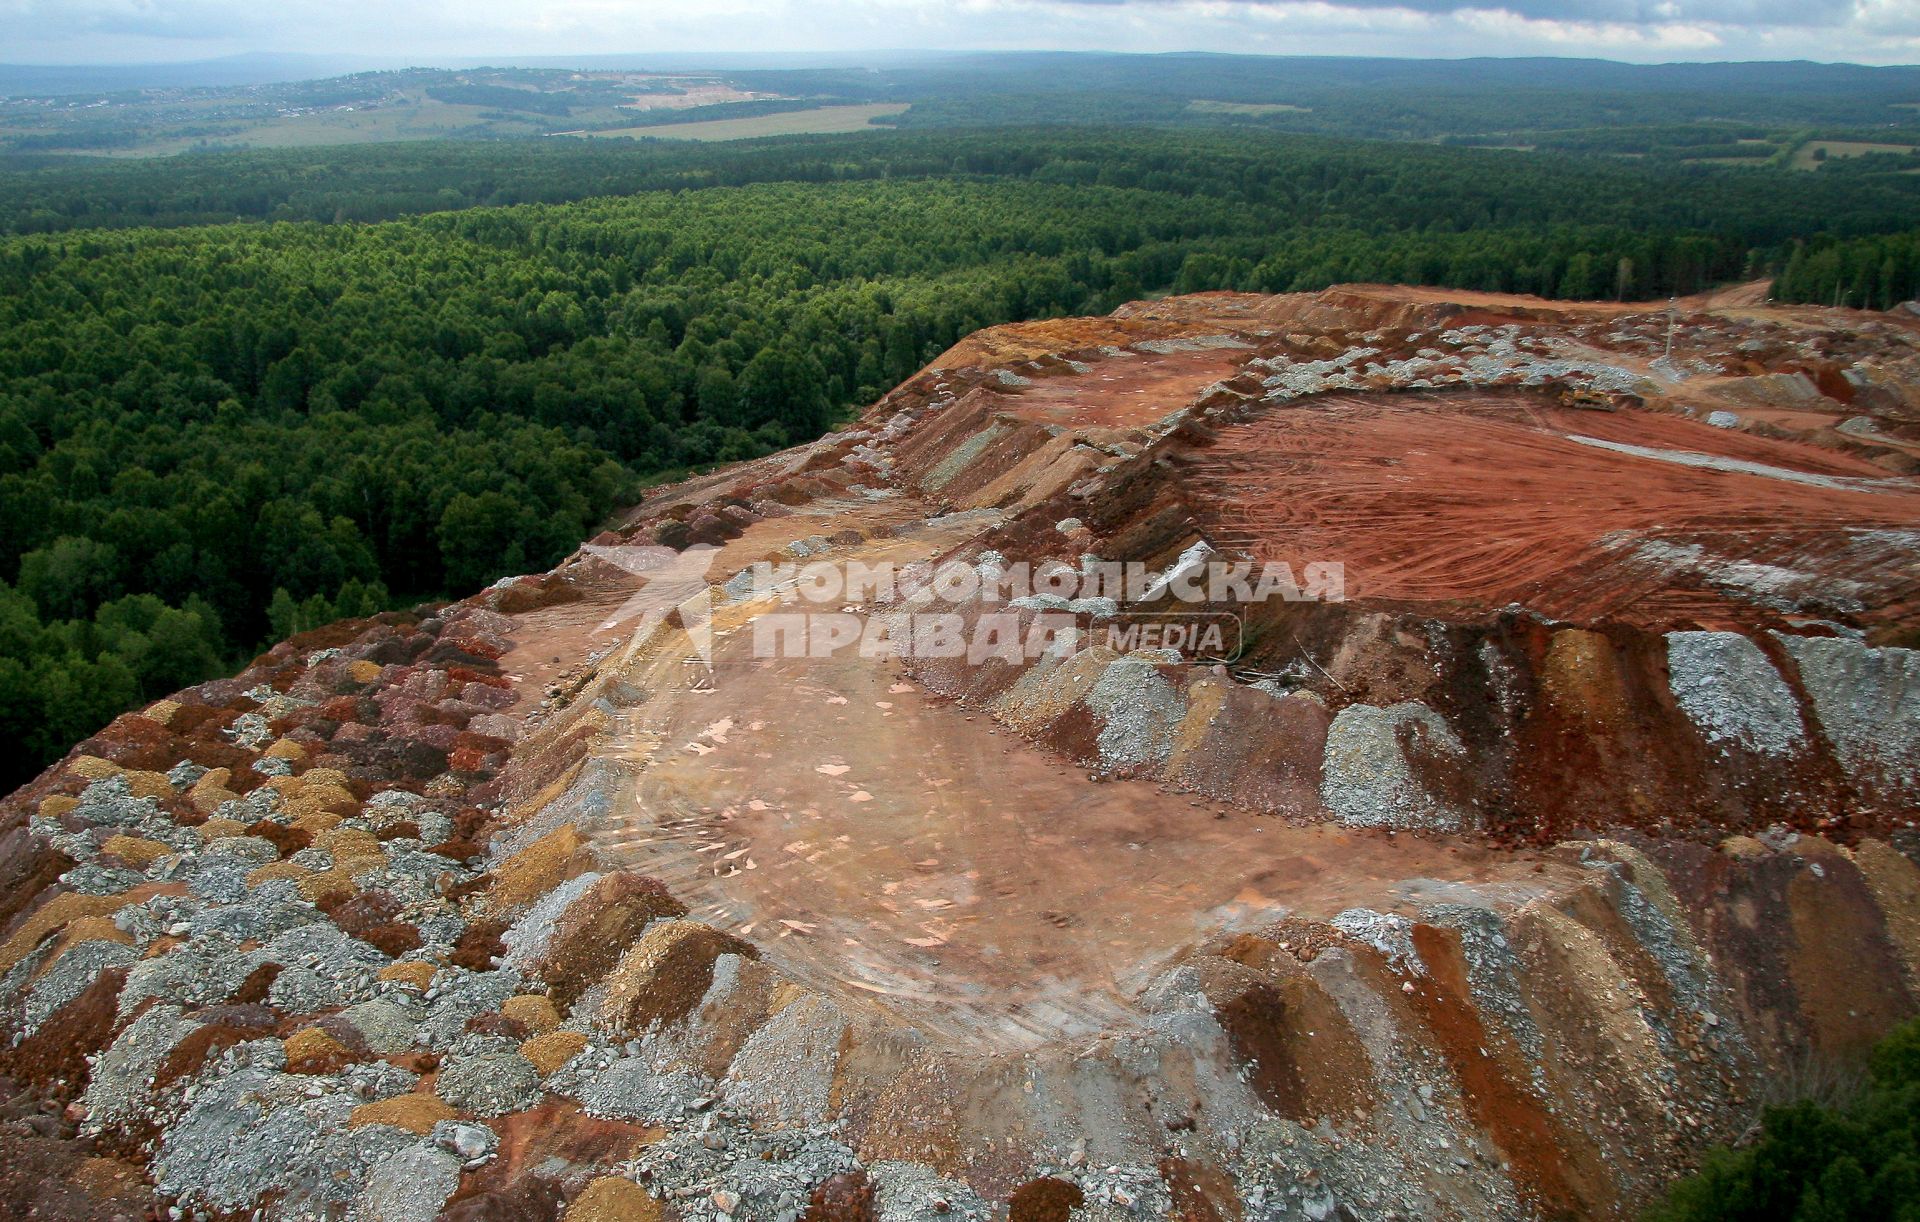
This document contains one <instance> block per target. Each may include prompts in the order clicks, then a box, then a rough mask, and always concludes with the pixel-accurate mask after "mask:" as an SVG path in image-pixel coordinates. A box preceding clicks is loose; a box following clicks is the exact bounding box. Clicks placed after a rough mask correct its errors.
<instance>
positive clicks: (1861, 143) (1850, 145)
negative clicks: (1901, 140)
mask: <svg viewBox="0 0 1920 1222" xmlns="http://www.w3.org/2000/svg"><path fill="white" fill-rule="evenodd" d="M1815 149H1825V150H1826V152H1827V157H1828V158H1829V159H1831V158H1835V157H1864V156H1866V155H1867V154H1868V153H1895V154H1905V153H1911V152H1912V151H1913V145H1911V144H1877V143H1874V142H1872V141H1868V140H1809V141H1807V142H1806V143H1805V144H1803V145H1801V146H1800V147H1799V148H1798V149H1795V150H1794V153H1793V168H1794V169H1796V170H1812V169H1816V168H1818V167H1819V165H1820V162H1819V161H1816V160H1815V159H1814V150H1815Z"/></svg>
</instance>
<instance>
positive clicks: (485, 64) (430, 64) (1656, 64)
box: [0, 47, 1920, 75]
mask: <svg viewBox="0 0 1920 1222" xmlns="http://www.w3.org/2000/svg"><path fill="white" fill-rule="evenodd" d="M980 55H1001V56H1015V55H1019V56H1026V55H1055V56H1077V57H1096V56H1107V57H1113V58H1125V59H1163V58H1172V57H1177V56H1196V57H1207V58H1214V59H1269V60H1398V61H1403V62H1408V63H1422V62H1427V63H1471V62H1474V61H1478V60H1498V61H1523V60H1534V61H1546V62H1565V63H1597V64H1614V65H1617V66H1619V67H1622V68H1662V67H1694V66H1698V67H1710V66H1714V65H1728V66H1739V65H1752V64H1781V65H1787V64H1805V65H1808V66H1810V67H1820V68H1864V69H1871V70H1886V69H1891V70H1900V69H1912V68H1920V62H1916V63H1907V64H1870V63H1862V62H1861V61H1858V60H1845V59H1834V60H1823V59H1811V58H1808V57H1806V56H1795V57H1792V58H1781V59H1767V58H1745V59H1663V60H1632V59H1615V58H1612V57H1609V56H1605V55H1485V54H1482V55H1399V54H1392V53H1388V52H1380V53H1375V54H1369V55H1359V54H1344V55H1340V54H1331V55H1327V54H1323V55H1312V54H1281V53H1270V52H1258V51H1208V50H1202V49H1199V48H1193V49H1180V50H1168V51H1110V50H1102V49H1091V48H1090V49H1087V50H1073V51H1067V50H1060V49H1057V48H1050V47H1027V48H1017V49H1009V48H1004V47H964V48H954V49H942V50H931V49H927V48H914V47H893V48H872V49H867V50H859V51H845V50H839V51H835V50H814V51H722V50H703V51H665V50H663V51H645V50H637V51H582V52H578V53H569V54H538V55H524V54H513V53H507V54H504V55H500V56H492V55H484V54H481V55H449V56H444V57H442V56H426V57H422V58H419V59H411V58H407V57H404V56H399V57H391V56H377V55H366V54H363V53H359V52H350V51H340V52H334V51H268V50H260V51H237V52H233V53H230V54H227V55H214V56H199V57H196V58H190V59H146V60H128V59H122V60H4V61H0V71H6V70H17V69H40V70H48V71H60V70H65V71H74V70H89V69H92V70H113V69H141V68H193V67H200V66H212V65H221V64H228V65H232V64H242V63H249V62H252V63H259V62H263V61H283V62H289V63H293V62H301V61H305V62H309V63H314V64H327V63H331V64H332V65H334V66H335V67H339V66H342V65H347V64H353V65H357V66H355V67H350V68H346V69H345V71H344V72H336V73H334V74H336V75H343V74H346V73H352V72H383V71H405V70H407V69H410V68H427V69H440V70H454V71H457V70H459V69H462V68H471V69H480V68H528V67H539V68H569V67H572V68H575V69H577V70H579V71H583V72H591V71H605V72H618V71H621V70H622V69H621V68H595V67H593V66H592V64H591V63H590V62H587V61H594V60H602V61H604V60H620V59H636V60H637V59H645V58H649V57H652V58H658V59H661V60H689V59H710V60H714V61H723V60H760V61H767V60H781V61H805V60H814V61H822V60H825V61H837V62H842V63H850V62H860V61H864V60H872V59H923V60H924V59H965V58H968V57H971V56H980ZM635 66H636V67H638V66H640V65H635ZM714 66H716V67H719V66H728V65H722V64H720V63H718V62H716V63H715V65H714ZM732 66H737V65H732Z"/></svg>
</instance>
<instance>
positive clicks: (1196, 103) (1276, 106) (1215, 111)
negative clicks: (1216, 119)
mask: <svg viewBox="0 0 1920 1222" xmlns="http://www.w3.org/2000/svg"><path fill="white" fill-rule="evenodd" d="M1187 109H1188V110H1191V111H1194V112H1196V113H1198V114H1203V115H1283V114H1296V115H1304V114H1309V113H1311V112H1312V110H1313V107H1311V106H1294V105H1292V104H1290V103H1287V102H1216V101H1213V100H1211V99H1209V98H1195V99H1194V100H1193V101H1191V102H1188V103H1187Z"/></svg>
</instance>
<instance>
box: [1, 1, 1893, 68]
mask: <svg viewBox="0 0 1920 1222" xmlns="http://www.w3.org/2000/svg"><path fill="white" fill-rule="evenodd" d="M1916 38H1920V0H1503V2H1501V3H1499V4H1494V5H1490V4H1489V3H1488V0H952V2H946V3H943V2H941V0H814V2H812V3H801V2H799V0H705V2H703V3H700V4H698V5H689V4H686V3H684V0H465V2H455V0H413V2H411V3H396V2H393V0H329V3H326V4H312V3H309V4H262V3H259V2H258V0H0V58H4V59H8V60H14V61H38V62H96V63H97V62H113V61H120V62H126V61H129V60H151V59H184V58H193V57H204V56H215V55H224V54H233V53H237V52H243V51H283V52H287V51H297V52H310V53H319V54H347V55H362V56H377V57H382V58H391V57H394V56H403V57H414V58H419V59H427V58H432V59H446V58H449V57H475V58H487V57H494V58H504V57H508V56H515V55H521V56H526V55H570V54H612V53H625V52H642V53H643V52H647V51H662V52H665V51H676V52H677V51H720V50H725V51H881V50H910V49H926V50H964V49H972V48H989V49H992V48H1012V47H1022V48H1033V49H1062V50H1117V51H1171V50H1205V51H1249V52H1284V53H1288V54H1333V55H1376V54H1377V55H1409V56H1435V55H1440V56H1463V55H1489V54H1491V55H1525V54H1548V55H1553V54H1559V55H1566V54H1582V55H1606V56H1614V57H1618V58H1627V59H1641V60H1662V59H1685V58H1712V59H1743V58H1815V59H1853V60H1859V61H1862V62H1878V63H1887V62H1901V61H1910V60H1911V59H1913V58H1914V54H1915V49H1916V44H1915V41H1914V40H1915V39H1916Z"/></svg>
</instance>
